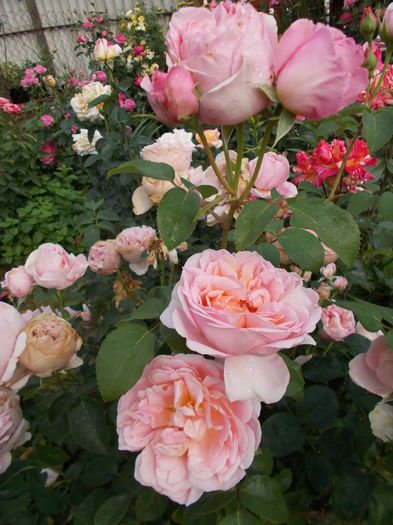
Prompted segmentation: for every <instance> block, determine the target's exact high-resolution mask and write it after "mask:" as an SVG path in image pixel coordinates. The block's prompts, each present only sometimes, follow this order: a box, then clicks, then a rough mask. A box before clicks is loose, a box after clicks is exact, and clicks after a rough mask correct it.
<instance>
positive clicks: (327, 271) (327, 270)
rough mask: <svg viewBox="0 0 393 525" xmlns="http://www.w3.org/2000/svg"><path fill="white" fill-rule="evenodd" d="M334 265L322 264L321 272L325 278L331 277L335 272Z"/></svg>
mask: <svg viewBox="0 0 393 525" xmlns="http://www.w3.org/2000/svg"><path fill="white" fill-rule="evenodd" d="M336 270H337V268H336V265H335V264H334V263H329V264H327V265H326V266H322V268H321V274H322V275H323V276H324V277H326V279H331V278H332V277H333V275H334V274H335V273H336Z"/></svg>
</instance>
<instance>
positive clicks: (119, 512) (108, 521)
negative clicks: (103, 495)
mask: <svg viewBox="0 0 393 525" xmlns="http://www.w3.org/2000/svg"><path fill="white" fill-rule="evenodd" d="M130 504H131V497H130V496H129V494H121V495H120V496H113V497H112V498H109V499H107V500H106V501H104V503H103V504H102V505H100V506H99V507H98V510H97V512H96V514H95V516H94V525H118V524H119V523H120V522H121V520H122V519H123V518H124V516H125V515H126V514H127V511H128V507H129V506H130Z"/></svg>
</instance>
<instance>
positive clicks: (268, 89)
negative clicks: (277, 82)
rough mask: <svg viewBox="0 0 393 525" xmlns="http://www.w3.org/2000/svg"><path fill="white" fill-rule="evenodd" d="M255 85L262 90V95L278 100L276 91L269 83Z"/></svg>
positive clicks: (273, 100) (274, 100)
mask: <svg viewBox="0 0 393 525" xmlns="http://www.w3.org/2000/svg"><path fill="white" fill-rule="evenodd" d="M257 87H259V89H260V90H261V91H263V93H264V95H266V96H267V98H268V99H269V100H271V101H272V102H278V98H277V91H276V90H275V89H274V87H273V86H271V85H270V84H258V85H257Z"/></svg>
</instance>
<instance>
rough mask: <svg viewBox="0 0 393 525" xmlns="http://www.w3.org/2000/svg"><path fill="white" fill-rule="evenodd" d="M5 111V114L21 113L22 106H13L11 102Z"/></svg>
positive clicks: (5, 105) (5, 106) (4, 108)
mask: <svg viewBox="0 0 393 525" xmlns="http://www.w3.org/2000/svg"><path fill="white" fill-rule="evenodd" d="M3 111H4V113H14V114H16V113H20V106H19V105H18V104H12V103H11V102H10V103H8V104H4V106H3Z"/></svg>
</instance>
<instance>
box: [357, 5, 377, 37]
mask: <svg viewBox="0 0 393 525" xmlns="http://www.w3.org/2000/svg"><path fill="white" fill-rule="evenodd" d="M377 28H378V19H377V17H376V16H375V14H374V13H373V10H372V9H371V7H370V6H368V7H366V9H365V10H364V11H363V15H362V18H361V19H360V32H361V34H362V35H363V36H364V38H366V39H369V38H370V37H372V36H373V35H374V33H375V31H376V30H377Z"/></svg>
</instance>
